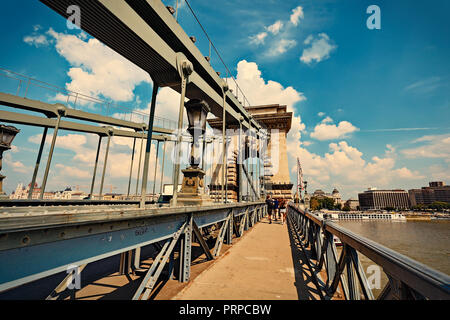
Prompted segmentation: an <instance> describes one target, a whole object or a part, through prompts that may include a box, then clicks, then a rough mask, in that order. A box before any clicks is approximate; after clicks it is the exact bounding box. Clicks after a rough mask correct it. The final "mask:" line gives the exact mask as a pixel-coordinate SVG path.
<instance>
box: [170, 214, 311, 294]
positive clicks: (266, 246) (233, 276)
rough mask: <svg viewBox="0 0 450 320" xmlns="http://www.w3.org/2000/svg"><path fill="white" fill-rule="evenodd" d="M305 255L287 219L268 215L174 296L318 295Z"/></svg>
mask: <svg viewBox="0 0 450 320" xmlns="http://www.w3.org/2000/svg"><path fill="white" fill-rule="evenodd" d="M304 259H305V258H304V256H303V255H302V254H301V252H300V251H299V249H298V248H297V246H296V244H295V241H294V239H293V237H292V236H291V234H290V233H289V232H288V226H287V225H286V223H285V224H284V225H282V224H281V223H280V221H274V222H273V223H272V224H269V222H268V220H267V218H264V219H263V220H261V222H260V223H258V224H257V225H256V226H255V227H254V228H253V229H252V230H250V231H249V233H248V234H247V235H245V237H243V238H242V239H241V240H240V241H239V242H238V243H236V244H235V245H234V246H233V247H231V248H230V249H229V250H228V252H227V253H226V254H224V255H223V256H222V257H221V258H220V259H219V260H218V261H216V262H215V263H214V264H212V265H211V267H209V268H208V269H207V270H206V271H204V272H203V273H202V274H200V275H199V276H198V277H197V278H195V279H194V280H193V281H192V282H191V283H189V284H188V285H187V286H186V287H185V289H184V290H182V291H181V292H180V293H179V294H178V295H176V296H175V297H174V299H176V300H177V299H181V300H217V299H218V300H233V299H239V300H277V299H280V300H298V299H301V300H304V299H318V298H319V296H318V294H317V293H316V288H315V286H314V284H313V283H312V281H310V280H309V279H310V273H309V270H308V268H307V266H306V265H305V264H304V263H303V262H304Z"/></svg>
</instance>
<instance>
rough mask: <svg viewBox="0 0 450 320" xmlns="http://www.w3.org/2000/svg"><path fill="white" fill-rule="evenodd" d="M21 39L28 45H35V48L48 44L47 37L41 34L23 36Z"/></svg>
mask: <svg viewBox="0 0 450 320" xmlns="http://www.w3.org/2000/svg"><path fill="white" fill-rule="evenodd" d="M23 41H24V42H25V43H27V44H29V45H30V46H35V47H36V48H38V47H43V46H47V45H48V44H49V41H48V39H47V37H46V36H44V35H42V34H40V35H31V36H25V37H24V38H23Z"/></svg>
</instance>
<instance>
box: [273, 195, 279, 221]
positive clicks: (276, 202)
mask: <svg viewBox="0 0 450 320" xmlns="http://www.w3.org/2000/svg"><path fill="white" fill-rule="evenodd" d="M278 205H279V203H278V199H277V198H275V200H274V204H273V210H274V211H275V212H274V215H275V221H278V217H277V214H278Z"/></svg>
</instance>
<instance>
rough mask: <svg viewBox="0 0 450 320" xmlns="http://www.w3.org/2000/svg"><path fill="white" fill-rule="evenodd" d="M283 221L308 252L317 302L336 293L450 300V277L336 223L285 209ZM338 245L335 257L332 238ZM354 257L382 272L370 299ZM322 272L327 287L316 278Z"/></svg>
mask: <svg viewBox="0 0 450 320" xmlns="http://www.w3.org/2000/svg"><path fill="white" fill-rule="evenodd" d="M288 221H289V222H290V225H291V227H292V230H293V231H294V233H295V234H296V236H297V237H298V239H299V242H300V245H301V246H302V249H303V250H304V252H306V250H305V249H306V248H309V251H310V256H309V257H308V258H310V259H309V264H310V267H311V268H312V269H313V270H312V272H313V274H314V278H315V281H316V283H317V284H319V288H318V290H319V291H320V293H321V297H323V298H325V299H331V298H332V297H333V296H334V294H335V293H336V291H337V290H338V287H339V286H340V288H341V289H342V291H343V294H344V298H345V299H347V300H360V299H361V298H364V299H366V300H374V299H375V298H376V299H378V300H387V299H399V300H423V299H433V300H441V299H445V300H447V299H450V277H449V276H447V275H446V274H444V273H441V272H439V271H436V270H433V269H431V268H430V267H428V266H426V265H423V264H421V263H419V262H417V261H415V260H413V259H410V258H408V257H406V256H404V255H402V254H400V253H398V252H396V251H394V250H391V249H389V248H387V247H385V246H383V245H380V244H378V243H376V242H374V241H371V240H369V239H367V238H364V237H362V236H360V235H357V234H355V233H353V232H351V231H349V230H347V229H345V228H343V227H341V226H339V225H337V224H335V223H332V222H329V221H325V220H324V219H322V218H320V217H318V216H316V215H314V214H312V213H310V212H308V211H306V212H305V211H304V210H302V209H300V208H299V207H298V206H297V205H294V204H292V203H291V204H289V206H288ZM335 237H337V238H338V239H340V241H341V242H342V244H343V247H342V250H341V252H340V256H338V250H337V249H336V244H335V242H334V238H335ZM358 253H360V254H362V255H364V256H365V257H367V258H368V259H370V260H371V261H373V262H374V263H375V264H377V265H378V266H380V267H381V268H382V269H383V272H384V273H385V274H386V276H387V278H388V282H387V284H386V285H385V287H384V289H383V290H382V291H381V293H380V294H379V295H378V297H375V296H374V294H373V292H372V288H371V285H370V283H369V281H368V279H367V277H366V274H365V272H364V269H363V267H362V264H361V261H360V259H359V256H358ZM323 270H324V271H325V273H326V278H327V279H326V282H325V281H323V280H322V279H321V277H320V275H319V273H320V272H322V271H323Z"/></svg>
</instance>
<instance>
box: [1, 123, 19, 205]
mask: <svg viewBox="0 0 450 320" xmlns="http://www.w3.org/2000/svg"><path fill="white" fill-rule="evenodd" d="M19 132H20V130H19V129H17V128H16V127H13V126H5V125H2V124H1V125H0V171H1V170H2V159H3V152H4V151H6V150H9V149H11V143H12V142H13V140H14V138H15V137H16V134H18V133H19ZM5 178H6V177H5V176H4V175H2V174H0V198H7V196H6V193H5V192H3V179H5Z"/></svg>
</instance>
